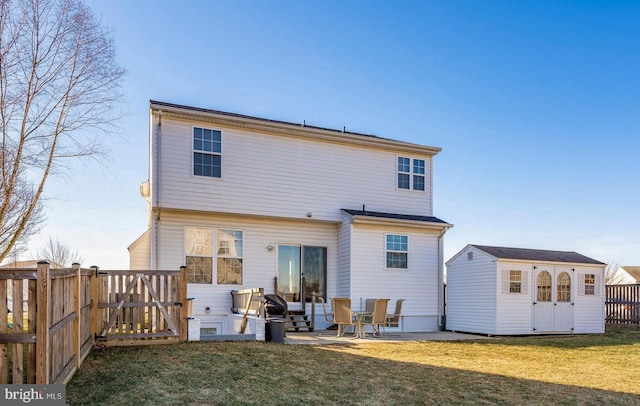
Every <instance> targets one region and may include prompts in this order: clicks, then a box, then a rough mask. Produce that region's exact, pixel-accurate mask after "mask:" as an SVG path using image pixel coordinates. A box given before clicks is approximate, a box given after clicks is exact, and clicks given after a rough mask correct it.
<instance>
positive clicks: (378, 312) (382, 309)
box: [361, 299, 389, 337]
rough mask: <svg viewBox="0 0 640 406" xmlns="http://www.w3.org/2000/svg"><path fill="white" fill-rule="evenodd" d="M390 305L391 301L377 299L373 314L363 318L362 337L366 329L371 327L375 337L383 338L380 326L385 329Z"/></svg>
mask: <svg viewBox="0 0 640 406" xmlns="http://www.w3.org/2000/svg"><path fill="white" fill-rule="evenodd" d="M388 304H389V299H376V302H375V305H374V308H373V313H372V314H370V315H369V314H365V315H364V316H363V317H362V320H361V323H362V335H363V336H364V327H365V326H371V330H372V331H373V336H374V337H382V335H383V334H382V333H381V332H380V326H382V328H383V329H384V325H385V324H386V322H387V305H388Z"/></svg>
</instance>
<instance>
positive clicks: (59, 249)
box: [36, 236, 82, 267]
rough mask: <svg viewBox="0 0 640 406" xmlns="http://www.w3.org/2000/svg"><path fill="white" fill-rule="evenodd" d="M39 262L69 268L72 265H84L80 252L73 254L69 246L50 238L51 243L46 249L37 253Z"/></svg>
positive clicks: (48, 242)
mask: <svg viewBox="0 0 640 406" xmlns="http://www.w3.org/2000/svg"><path fill="white" fill-rule="evenodd" d="M36 255H37V257H38V260H47V261H49V262H50V263H52V264H56V265H60V266H66V267H69V266H71V264H73V263H74V262H75V263H78V264H80V263H82V257H81V256H80V255H79V254H78V251H76V252H73V251H72V250H71V248H69V246H68V245H66V244H64V243H63V242H61V241H60V240H59V239H58V238H56V239H55V240H54V239H53V238H51V236H49V241H47V245H45V246H44V248H42V249H39V250H38V252H37V254H36Z"/></svg>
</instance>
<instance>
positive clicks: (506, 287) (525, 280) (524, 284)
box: [502, 267, 529, 295]
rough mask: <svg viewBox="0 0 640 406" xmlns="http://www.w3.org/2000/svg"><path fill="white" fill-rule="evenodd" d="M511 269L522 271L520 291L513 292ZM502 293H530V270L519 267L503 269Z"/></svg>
mask: <svg viewBox="0 0 640 406" xmlns="http://www.w3.org/2000/svg"><path fill="white" fill-rule="evenodd" d="M511 271H518V272H520V292H511V279H510V274H511ZM502 293H503V294H506V295H527V294H528V293H529V272H528V271H526V270H524V269H518V268H513V267H511V268H503V269H502Z"/></svg>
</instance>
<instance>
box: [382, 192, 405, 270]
mask: <svg viewBox="0 0 640 406" xmlns="http://www.w3.org/2000/svg"><path fill="white" fill-rule="evenodd" d="M402 190H406V189H402ZM389 235H399V236H404V237H407V250H406V251H396V250H389V249H387V236H389ZM409 240H410V238H409V234H405V233H385V234H384V240H383V244H384V257H383V261H384V269H385V270H387V271H408V270H409V250H410V243H409ZM387 252H399V253H405V254H407V267H406V268H389V267H387Z"/></svg>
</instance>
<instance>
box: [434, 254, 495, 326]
mask: <svg viewBox="0 0 640 406" xmlns="http://www.w3.org/2000/svg"><path fill="white" fill-rule="evenodd" d="M467 252H473V259H472V260H468V259H467ZM496 286H497V281H496V263H495V261H494V259H493V258H492V257H490V256H488V255H486V254H485V253H483V252H482V251H480V250H477V249H475V248H473V247H468V248H467V250H465V251H463V252H462V254H461V255H459V256H458V257H457V258H455V259H454V260H453V261H451V262H448V263H447V308H446V313H447V329H448V330H453V331H466V332H473V333H482V334H494V333H495V325H496V293H497V292H496Z"/></svg>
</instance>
